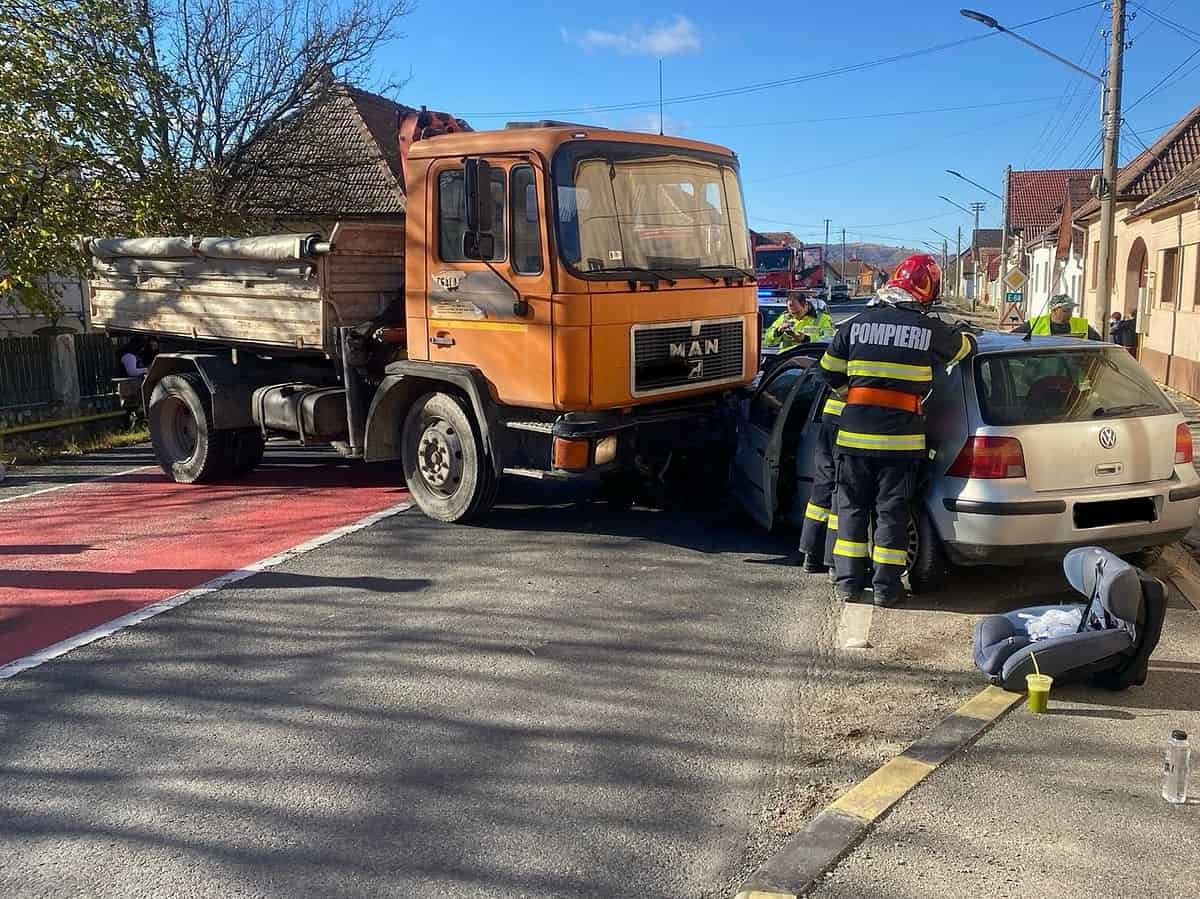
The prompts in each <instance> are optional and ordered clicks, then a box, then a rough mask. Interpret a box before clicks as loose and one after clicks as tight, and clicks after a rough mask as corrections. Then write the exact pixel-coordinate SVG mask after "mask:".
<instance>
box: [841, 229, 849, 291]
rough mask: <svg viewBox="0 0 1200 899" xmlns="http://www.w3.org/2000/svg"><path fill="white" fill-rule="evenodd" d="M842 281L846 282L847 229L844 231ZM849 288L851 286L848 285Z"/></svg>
mask: <svg viewBox="0 0 1200 899" xmlns="http://www.w3.org/2000/svg"><path fill="white" fill-rule="evenodd" d="M842 280H843V281H845V280H846V229H845V228H843V229H842ZM846 286H847V287H849V286H850V285H849V284H847V285H846Z"/></svg>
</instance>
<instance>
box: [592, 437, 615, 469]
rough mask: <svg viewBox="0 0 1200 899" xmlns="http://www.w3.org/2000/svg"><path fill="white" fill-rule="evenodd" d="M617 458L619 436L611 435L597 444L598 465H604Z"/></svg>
mask: <svg viewBox="0 0 1200 899" xmlns="http://www.w3.org/2000/svg"><path fill="white" fill-rule="evenodd" d="M616 458H617V435H616V434H610V435H608V436H607V437H604V438H602V439H601V440H599V441H597V443H596V464H597V465H604V464H606V463H608V462H612V461H613V460H614V459H616Z"/></svg>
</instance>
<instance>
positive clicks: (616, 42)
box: [562, 16, 700, 56]
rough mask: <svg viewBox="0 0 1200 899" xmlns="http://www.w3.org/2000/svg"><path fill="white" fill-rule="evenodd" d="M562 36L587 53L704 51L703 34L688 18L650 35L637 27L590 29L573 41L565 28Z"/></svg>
mask: <svg viewBox="0 0 1200 899" xmlns="http://www.w3.org/2000/svg"><path fill="white" fill-rule="evenodd" d="M562 35H563V40H565V41H568V42H569V43H573V44H578V45H579V46H580V47H583V49H585V50H612V51H614V52H616V53H621V54H624V55H627V56H628V55H639V56H673V55H675V54H677V53H690V52H694V51H696V50H699V49H700V34H699V33H698V32H697V31H696V26H695V25H693V24H692V20H691V19H689V18H687V16H676V17H675V21H674V22H672V23H671V24H669V25H659V26H657V27H655V28H652V29H650V30H649V31H647V30H646V29H644V28H643V27H642V26H641V25H633V26H631V27H630V28H627V29H626V30H625V31H601V30H599V29H596V28H589V29H588V30H587V31H585V32H584V33H583V34H582V35H580V36H578V37H572V36H571V35H570V34H569V33H568V32H567V30H566V29H565V28H564V29H563V30H562Z"/></svg>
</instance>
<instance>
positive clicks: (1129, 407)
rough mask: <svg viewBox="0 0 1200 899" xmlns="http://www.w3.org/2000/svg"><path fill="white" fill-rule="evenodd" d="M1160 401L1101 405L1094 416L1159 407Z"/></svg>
mask: <svg viewBox="0 0 1200 899" xmlns="http://www.w3.org/2000/svg"><path fill="white" fill-rule="evenodd" d="M1158 408H1159V405H1158V403H1128V404H1126V405H1124V406H1107V407H1105V406H1101V407H1100V408H1099V409H1097V410H1096V411H1095V412H1093V413H1092V418H1099V417H1100V416H1101V415H1121V414H1122V413H1124V412H1136V411H1138V410H1139V409H1158Z"/></svg>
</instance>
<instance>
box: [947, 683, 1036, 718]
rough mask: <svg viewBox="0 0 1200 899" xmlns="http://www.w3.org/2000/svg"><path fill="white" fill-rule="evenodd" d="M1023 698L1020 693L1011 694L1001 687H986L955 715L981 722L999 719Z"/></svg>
mask: <svg viewBox="0 0 1200 899" xmlns="http://www.w3.org/2000/svg"><path fill="white" fill-rule="evenodd" d="M1020 698H1021V694H1020V693H1010V692H1009V691H1008V690H1005V689H1002V688H1000V687H985V688H984V689H983V690H980V691H979V692H978V693H976V694H975V695H974V696H972V697H971V698H970V699H968V700H967V701H966V702H964V703H963V704H962V705H960V706H959V707H958V711H956V712H955V713H954V714H956V715H963V716H965V717H967V718H977V719H978V720H980V721H991V720H992V719H993V718H998V717H999V716H1000V715H1002V714H1004V712H1006V711H1008V709H1009V707H1010V706H1011V705H1012V704H1013V703H1014V702H1016V701H1017V700H1019V699H1020Z"/></svg>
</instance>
